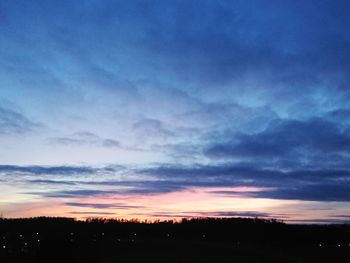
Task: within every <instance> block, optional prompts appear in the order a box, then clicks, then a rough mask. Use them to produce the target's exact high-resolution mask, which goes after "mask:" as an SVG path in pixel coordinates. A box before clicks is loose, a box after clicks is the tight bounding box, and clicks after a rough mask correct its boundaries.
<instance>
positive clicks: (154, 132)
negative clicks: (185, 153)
mask: <svg viewBox="0 0 350 263" xmlns="http://www.w3.org/2000/svg"><path fill="white" fill-rule="evenodd" d="M133 129H134V130H135V131H136V132H137V133H138V134H139V135H141V136H145V135H146V136H150V135H151V136H152V137H157V136H160V137H162V138H167V137H173V136H175V134H174V133H173V132H172V131H170V130H169V129H167V128H166V127H165V125H164V123H163V122H161V121H160V120H156V119H151V118H144V119H142V120H140V121H138V122H136V123H134V125H133Z"/></svg>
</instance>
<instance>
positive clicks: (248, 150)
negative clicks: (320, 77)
mask: <svg viewBox="0 0 350 263" xmlns="http://www.w3.org/2000/svg"><path fill="white" fill-rule="evenodd" d="M220 140H221V142H220ZM218 141H219V142H213V143H212V144H211V145H209V146H208V147H207V148H206V149H205V150H204V154H205V155H206V156H208V157H210V158H214V159H220V158H224V159H230V158H232V159H233V158H241V159H248V160H258V161H265V162H269V163H272V164H273V165H276V162H279V165H284V166H287V167H286V168H288V162H287V161H288V160H290V161H291V162H290V164H291V163H292V162H293V161H294V162H296V163H295V164H294V165H295V166H296V165H299V166H301V167H303V166H305V165H308V166H314V167H316V166H318V165H319V161H318V160H319V159H320V158H322V157H323V158H322V159H325V161H326V159H327V158H329V159H330V160H329V162H328V163H330V162H331V161H335V159H338V162H339V161H340V160H344V161H345V160H347V159H348V158H347V157H346V156H347V155H348V154H349V153H350V152H349V149H350V148H349V146H350V133H349V127H348V126H344V125H342V123H337V122H333V121H329V120H326V119H325V118H312V119H308V120H290V119H277V120H275V121H271V122H270V123H269V125H268V126H267V128H266V129H265V130H263V131H261V132H257V133H251V134H247V133H239V134H235V135H231V136H230V138H218ZM332 155H333V156H334V158H330V157H331V156H332ZM326 156H327V158H324V157H326ZM326 162H327V161H326Z"/></svg>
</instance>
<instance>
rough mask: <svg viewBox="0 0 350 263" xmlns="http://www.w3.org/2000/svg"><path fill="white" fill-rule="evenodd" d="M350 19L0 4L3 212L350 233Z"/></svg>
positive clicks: (319, 10) (146, 6)
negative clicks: (332, 226)
mask: <svg viewBox="0 0 350 263" xmlns="http://www.w3.org/2000/svg"><path fill="white" fill-rule="evenodd" d="M349 11H350V2H349V1H346V0H343V1H341V0H306V1H301V0H300V1H295V0H293V1H291V0H285V1H279V0H269V1H263V0H227V1H226V0H197V1H195V0H172V1H170V0H162V1H156V0H130V1H112V0H103V1H101V0H81V1H71V0H59V1H58V0H57V1H56V0H52V1H44V0H1V1H0V211H1V213H2V214H3V216H5V217H29V216H67V217H77V218H81V219H83V218H87V217H108V218H109V217H113V218H140V219H156V218H159V219H170V218H182V217H201V216H218V217H231V216H232V217H237V216H243V217H245V216H248V217H255V216H258V217H263V218H277V219H280V220H283V221H285V222H288V223H343V222H349V221H350V74H349V72H350V31H349V28H350V17H349V15H348V14H349Z"/></svg>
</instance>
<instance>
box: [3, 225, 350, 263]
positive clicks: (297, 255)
mask: <svg viewBox="0 0 350 263" xmlns="http://www.w3.org/2000/svg"><path fill="white" fill-rule="evenodd" d="M0 246H1V247H0V262H3V263H6V262H257V263H262V262H269V263H273V262H279V263H281V262H300V263H301V262H350V226H349V225H328V226H325V225H323V226H320V225H318V226H316V225H287V224H283V223H280V222H276V221H268V220H261V219H241V218H238V219H237V218H236V219H192V220H183V221H182V222H181V223H173V222H158V223H152V224H150V223H138V222H121V221H112V220H102V219H99V220H97V219H96V220H90V221H88V222H82V221H75V220H73V219H67V218H34V219H15V220H8V219H0Z"/></svg>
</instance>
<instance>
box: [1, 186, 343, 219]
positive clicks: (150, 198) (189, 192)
mask: <svg viewBox="0 0 350 263" xmlns="http://www.w3.org/2000/svg"><path fill="white" fill-rule="evenodd" d="M261 190H263V188H259V187H216V188H206V187H196V188H189V189H186V190H183V191H177V192H170V193H160V194H148V195H141V194H137V195H135V194H133V195H130V194H129V195H121V194H118V195H103V196H102V195H101V196H94V197H82V198H61V199H59V200H57V199H52V201H51V200H50V199H46V200H40V201H38V200H36V201H34V202H31V203H26V204H18V205H12V206H11V210H10V209H6V207H3V208H2V209H3V213H4V216H5V217H8V218H14V217H36V216H63V217H74V218H77V219H85V218H88V217H104V218H124V219H136V218H137V219H139V220H146V219H147V220H157V219H160V220H167V219H180V218H184V217H207V216H210V217H211V216H213V217H228V216H230V217H231V216H232V217H235V216H241V217H249V216H250V217H251V216H254V213H256V215H257V216H258V217H268V218H276V219H281V220H284V221H285V222H288V221H290V222H297V221H298V220H312V219H313V218H322V217H323V218H324V217H325V216H326V215H327V213H328V214H329V211H327V210H313V211H308V209H307V207H306V208H305V209H303V206H305V205H306V206H307V204H308V203H310V202H305V201H304V202H302V201H290V200H274V199H264V198H251V197H249V196H245V193H246V192H254V191H261ZM219 191H234V192H235V193H237V194H234V195H230V196H227V195H224V194H216V193H215V192H219ZM311 203H313V205H316V206H317V204H316V203H315V202H311ZM346 212H349V211H346ZM265 215H266V216H265Z"/></svg>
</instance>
